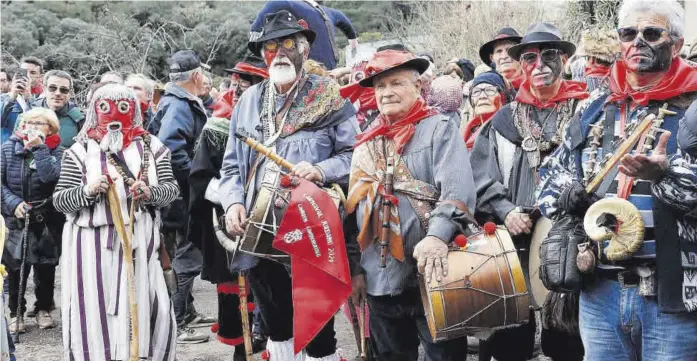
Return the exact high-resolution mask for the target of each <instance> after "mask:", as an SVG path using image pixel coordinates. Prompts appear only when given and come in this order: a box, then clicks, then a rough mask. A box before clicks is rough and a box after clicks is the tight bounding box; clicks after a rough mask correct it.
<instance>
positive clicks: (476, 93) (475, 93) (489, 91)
mask: <svg viewBox="0 0 697 361" xmlns="http://www.w3.org/2000/svg"><path fill="white" fill-rule="evenodd" d="M498 93H499V90H498V89H496V88H494V87H485V88H474V89H472V93H471V94H470V97H471V98H472V99H477V98H479V97H480V96H481V95H482V94H486V96H488V97H493V96H495V95H496V94H498Z"/></svg>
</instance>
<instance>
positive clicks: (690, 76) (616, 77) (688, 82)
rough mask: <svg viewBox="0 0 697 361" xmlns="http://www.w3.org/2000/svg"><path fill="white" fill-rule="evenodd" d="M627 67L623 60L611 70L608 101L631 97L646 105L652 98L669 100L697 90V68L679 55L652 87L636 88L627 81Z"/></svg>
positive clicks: (618, 100) (617, 62)
mask: <svg viewBox="0 0 697 361" xmlns="http://www.w3.org/2000/svg"><path fill="white" fill-rule="evenodd" d="M626 75H627V67H626V65H625V64H624V62H623V61H622V60H618V61H616V62H615V66H613V67H612V71H611V72H610V91H611V93H610V96H609V97H608V98H607V101H606V103H616V102H623V101H625V100H627V98H631V99H632V100H633V101H634V102H636V103H638V104H640V105H642V106H646V105H647V104H648V103H649V101H650V100H659V101H662V100H667V99H670V98H674V97H676V96H678V95H681V94H683V93H689V92H694V91H697V69H695V68H691V67H690V66H689V65H687V63H685V61H684V60H683V59H681V58H679V57H677V58H673V63H672V64H671V66H670V69H668V72H667V73H666V74H665V75H664V76H663V78H661V80H660V81H659V82H658V84H656V85H654V86H652V87H651V88H650V89H645V90H640V91H639V90H636V91H635V90H634V89H632V87H631V86H630V85H629V83H628V82H627V77H626Z"/></svg>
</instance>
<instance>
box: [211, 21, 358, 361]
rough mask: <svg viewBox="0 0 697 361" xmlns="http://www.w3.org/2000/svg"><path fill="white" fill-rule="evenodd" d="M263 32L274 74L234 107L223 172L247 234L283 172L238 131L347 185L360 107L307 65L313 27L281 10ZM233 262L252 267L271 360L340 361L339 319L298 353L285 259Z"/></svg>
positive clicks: (232, 207)
mask: <svg viewBox="0 0 697 361" xmlns="http://www.w3.org/2000/svg"><path fill="white" fill-rule="evenodd" d="M262 34H263V35H262V36H261V37H259V38H258V39H256V40H255V41H253V42H250V43H249V44H248V46H249V49H250V50H251V51H252V53H254V54H256V55H260V56H263V58H264V61H265V63H266V64H267V66H268V68H269V80H268V81H263V82H262V83H260V84H257V85H255V86H252V87H251V88H249V89H248V90H247V91H245V92H244V93H243V94H242V96H241V98H240V100H239V101H238V103H237V105H236V106H235V109H234V110H233V112H232V118H231V124H230V136H229V137H228V143H227V148H226V151H225V157H224V159H223V166H222V169H221V171H220V172H221V181H220V190H221V196H220V199H221V200H222V206H223V209H225V212H226V213H225V221H226V228H227V231H228V232H229V233H230V234H231V235H233V236H241V235H242V234H243V233H244V231H245V227H246V226H247V212H248V211H249V210H250V209H251V207H252V205H253V204H254V203H255V202H257V201H258V200H257V195H258V194H259V191H260V189H261V187H262V184H263V182H265V179H273V177H274V175H275V174H278V168H277V166H276V164H275V163H273V162H272V161H270V160H268V159H266V157H263V156H260V155H259V154H258V153H257V152H256V151H254V150H253V149H251V148H250V147H249V146H248V145H246V144H245V143H244V142H242V141H241V140H239V139H238V138H236V137H235V132H242V133H246V134H250V135H253V136H254V137H255V138H257V139H259V140H260V141H262V142H264V143H267V144H268V145H269V146H271V147H273V148H275V151H276V152H277V153H278V154H279V155H280V156H281V157H283V158H285V159H286V160H288V161H289V162H290V163H292V164H294V166H293V168H292V169H291V170H290V171H291V174H292V175H294V176H296V177H300V178H304V179H305V180H309V181H314V182H319V183H326V184H331V183H339V184H345V183H347V181H348V173H349V165H350V162H351V153H352V147H353V144H354V137H355V136H356V132H357V129H358V125H357V124H356V120H355V116H354V113H355V111H354V108H353V106H352V105H351V104H350V103H349V102H346V101H345V100H344V99H343V98H342V97H341V96H340V95H339V85H338V84H337V83H336V82H334V81H333V80H331V79H329V78H323V77H319V76H316V75H307V74H305V73H304V72H303V70H302V65H303V63H304V61H305V60H307V59H308V54H309V52H310V46H311V44H312V41H313V40H314V39H315V33H314V32H313V31H311V30H308V29H306V28H304V27H303V26H301V25H300V24H299V23H298V20H297V19H296V18H295V17H294V16H293V15H292V14H291V13H289V12H288V11H285V10H282V11H279V12H277V13H273V14H268V15H266V18H265V20H264V27H263V32H262ZM255 159H256V160H255ZM232 268H233V271H246V272H248V275H249V281H250V282H249V283H250V286H251V288H252V293H253V294H254V297H255V302H256V304H257V305H260V308H261V316H262V319H263V320H264V328H265V331H266V332H267V334H268V337H269V341H268V343H267V346H266V347H267V350H268V351H269V354H270V359H271V360H272V361H276V360H293V359H294V357H295V358H296V359H302V358H303V355H304V354H307V358H306V359H307V360H338V355H337V354H336V339H335V338H334V330H333V329H334V322H333V318H332V319H330V321H329V322H328V323H327V324H326V325H325V326H324V327H323V328H322V329H321V330H320V331H319V333H317V335H316V337H315V338H314V339H313V340H312V341H311V342H310V343H309V345H307V347H306V348H305V350H304V351H302V352H301V353H299V354H298V355H295V356H294V349H293V347H294V344H293V332H294V329H293V317H294V316H293V314H294V311H293V301H292V295H291V288H292V284H291V277H290V275H289V274H288V270H287V269H286V268H285V267H284V266H283V265H282V264H280V263H277V262H274V261H270V260H268V259H262V258H257V257H253V256H251V255H248V254H242V253H241V252H238V253H237V255H236V257H235V260H234V262H233V267H232ZM293 271H294V269H291V272H293ZM293 277H296V276H295V275H293ZM301 277H303V276H302V275H301ZM304 277H308V276H307V275H305V276H304Z"/></svg>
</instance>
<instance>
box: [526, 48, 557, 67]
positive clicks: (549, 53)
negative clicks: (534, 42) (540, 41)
mask: <svg viewBox="0 0 697 361" xmlns="http://www.w3.org/2000/svg"><path fill="white" fill-rule="evenodd" d="M559 53H561V51H560V50H559V49H545V50H542V51H541V52H539V53H533V52H529V53H525V54H522V55H521V56H520V61H522V62H525V63H528V64H535V63H536V62H537V57H538V56H539V57H540V58H542V62H545V63H550V62H553V61H555V60H557V59H558V58H559Z"/></svg>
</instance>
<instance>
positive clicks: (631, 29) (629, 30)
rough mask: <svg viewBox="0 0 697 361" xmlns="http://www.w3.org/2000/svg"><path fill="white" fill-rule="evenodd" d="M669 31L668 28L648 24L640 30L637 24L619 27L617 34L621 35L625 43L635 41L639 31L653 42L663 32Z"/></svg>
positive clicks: (645, 38) (643, 36)
mask: <svg viewBox="0 0 697 361" xmlns="http://www.w3.org/2000/svg"><path fill="white" fill-rule="evenodd" d="M667 32H668V30H666V29H663V28H661V27H658V26H647V27H645V28H643V29H641V30H639V29H638V28H637V27H636V26H628V27H626V28H619V29H617V35H619V38H620V41H622V42H623V43H628V42H630V41H634V39H636V37H637V35H639V33H641V37H642V38H644V40H646V41H648V42H650V43H653V42H656V41H658V40H660V39H661V36H663V33H667Z"/></svg>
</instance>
